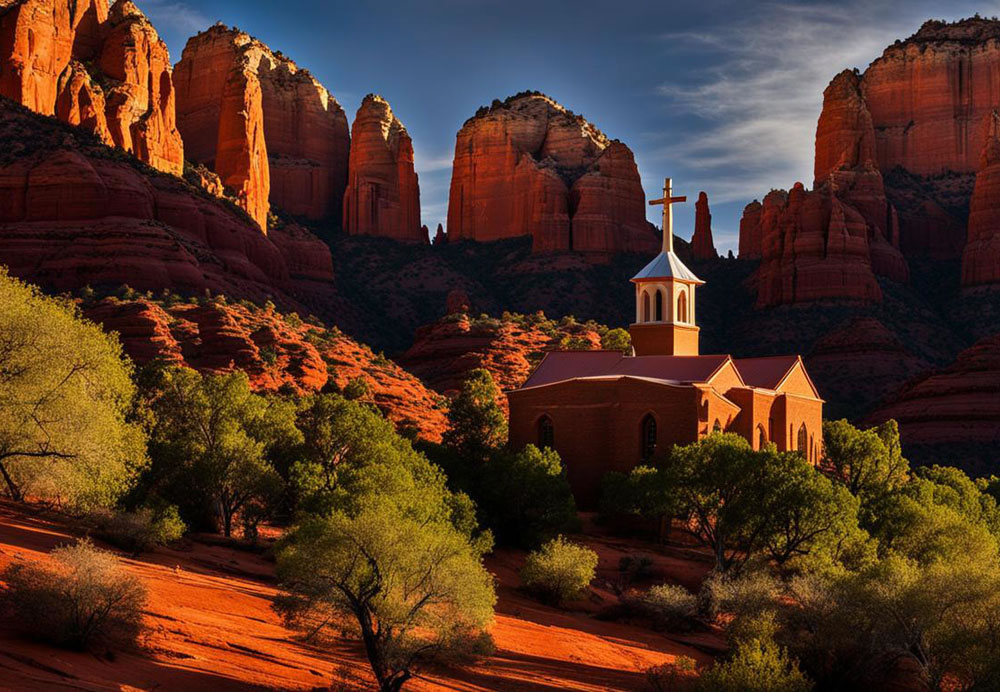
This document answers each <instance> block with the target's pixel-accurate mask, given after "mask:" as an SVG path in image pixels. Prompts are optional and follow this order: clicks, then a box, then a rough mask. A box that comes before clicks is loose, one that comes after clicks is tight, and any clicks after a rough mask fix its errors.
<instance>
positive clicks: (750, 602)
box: [698, 569, 779, 617]
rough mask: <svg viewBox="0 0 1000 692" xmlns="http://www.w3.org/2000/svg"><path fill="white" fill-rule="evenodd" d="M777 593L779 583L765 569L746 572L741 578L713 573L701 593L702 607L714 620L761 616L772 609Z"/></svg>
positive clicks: (699, 595) (742, 573) (700, 606)
mask: <svg viewBox="0 0 1000 692" xmlns="http://www.w3.org/2000/svg"><path fill="white" fill-rule="evenodd" d="M778 593H779V584H778V582H777V581H776V580H775V579H774V578H773V577H772V576H771V575H770V574H768V573H767V572H766V571H764V570H763V569H757V570H753V569H747V570H745V571H743V572H741V573H740V574H738V575H728V574H726V573H723V572H713V573H712V574H711V575H710V576H709V577H708V578H707V579H706V580H705V582H704V583H703V584H702V587H701V593H700V594H698V599H699V608H700V610H701V611H702V613H704V614H705V615H708V616H712V617H714V616H715V615H718V614H719V613H732V614H735V615H737V616H740V615H743V614H750V613H760V612H762V611H764V610H768V609H770V608H773V606H774V603H775V599H776V598H777V597H778Z"/></svg>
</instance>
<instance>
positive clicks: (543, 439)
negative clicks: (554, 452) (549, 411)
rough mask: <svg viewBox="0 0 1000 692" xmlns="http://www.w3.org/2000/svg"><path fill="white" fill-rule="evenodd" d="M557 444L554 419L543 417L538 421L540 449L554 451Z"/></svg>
mask: <svg viewBox="0 0 1000 692" xmlns="http://www.w3.org/2000/svg"><path fill="white" fill-rule="evenodd" d="M555 442H556V429H555V427H554V426H553V425H552V419H551V418H549V417H548V416H542V417H541V419H540V420H539V421H538V447H539V448H540V449H545V448H548V449H553V448H554V447H553V446H554V445H555Z"/></svg>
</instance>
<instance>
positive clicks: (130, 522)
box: [99, 505, 187, 555]
mask: <svg viewBox="0 0 1000 692" xmlns="http://www.w3.org/2000/svg"><path fill="white" fill-rule="evenodd" d="M99 526H100V529H101V531H102V533H103V536H104V537H105V538H107V540H108V542H110V543H111V544H112V545H115V546H117V547H119V548H121V549H122V550H124V551H126V552H128V553H131V554H133V555H138V554H139V553H148V552H149V551H150V550H152V549H153V548H155V547H156V546H158V545H166V544H167V543H170V542H172V541H176V540H177V539H178V538H180V537H181V536H183V535H184V532H185V531H186V530H187V526H185V525H184V522H183V521H182V520H181V515H180V513H179V512H178V511H177V507H175V506H174V505H168V506H167V507H165V508H163V509H161V510H158V511H154V510H152V509H149V508H146V507H144V508H142V509H139V510H136V511H135V512H116V513H114V514H111V515H108V517H107V519H106V521H104V522H102V524H101V525H99Z"/></svg>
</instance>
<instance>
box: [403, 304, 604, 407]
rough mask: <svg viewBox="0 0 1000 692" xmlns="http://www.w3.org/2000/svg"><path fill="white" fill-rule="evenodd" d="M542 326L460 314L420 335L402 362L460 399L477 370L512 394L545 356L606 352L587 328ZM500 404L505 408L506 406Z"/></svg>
mask: <svg viewBox="0 0 1000 692" xmlns="http://www.w3.org/2000/svg"><path fill="white" fill-rule="evenodd" d="M448 302H449V306H450V307H451V306H452V303H457V302H459V301H458V300H457V298H456V299H454V300H453V299H452V296H449V301H448ZM465 304H466V306H467V304H468V301H467V296H466V302H465ZM466 309H468V308H467V307H466ZM542 322H545V320H544V316H542V318H541V319H540V320H535V319H534V318H533V317H522V318H520V319H518V318H514V317H510V318H507V317H505V318H504V319H501V320H498V319H470V317H469V316H468V315H467V314H465V312H456V313H453V314H452V315H449V316H448V317H446V318H444V319H442V320H440V321H439V322H437V323H435V324H432V325H428V326H426V327H421V328H420V329H418V330H417V334H416V337H415V340H414V343H413V346H412V347H411V348H410V349H409V350H408V351H407V352H406V353H405V354H404V355H403V356H402V357H401V358H400V359H399V362H400V364H402V365H403V367H405V368H406V369H407V370H408V371H409V372H412V373H413V374H415V375H416V376H417V377H419V378H420V379H421V380H422V381H424V382H425V383H427V384H428V385H429V386H430V387H431V388H432V389H434V390H436V391H438V392H441V393H443V394H455V393H456V392H457V391H458V390H459V389H461V387H462V382H463V381H464V380H465V378H466V377H467V375H468V373H469V371H470V370H474V369H476V368H486V369H487V370H489V371H490V373H491V374H492V375H493V379H494V380H495V381H496V383H497V386H498V387H499V388H500V389H501V391H507V390H509V389H514V388H516V387H520V386H521V385H522V384H523V383H524V381H525V380H526V379H528V375H530V374H531V371H532V369H533V368H534V366H535V365H537V363H538V360H539V359H540V358H541V354H542V352H543V351H549V350H553V349H557V348H567V347H571V348H588V349H589V348H600V346H601V337H600V335H599V334H598V333H597V332H596V331H594V330H592V329H589V328H588V327H586V326H585V325H582V324H576V323H574V324H571V325H570V324H567V325H560V326H559V327H558V328H556V326H555V323H551V322H547V323H546V324H544V325H543V324H542ZM501 399H502V400H505V399H506V397H501ZM501 404H502V405H503V406H504V408H506V402H505V401H501Z"/></svg>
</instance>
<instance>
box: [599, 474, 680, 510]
mask: <svg viewBox="0 0 1000 692" xmlns="http://www.w3.org/2000/svg"><path fill="white" fill-rule="evenodd" d="M668 483H669V479H668V478H667V475H666V474H665V473H663V472H662V471H661V470H659V469H656V468H653V467H652V466H636V467H635V468H634V469H632V470H631V471H629V472H628V473H618V472H614V471H613V472H611V473H608V474H606V475H605V476H604V478H603V479H602V482H601V500H600V508H601V513H602V514H603V515H604V516H608V517H610V516H615V515H632V516H637V517H642V518H643V519H650V520H652V519H659V518H661V517H669V516H672V515H673V514H674V513H675V512H676V511H677V510H678V506H677V501H678V498H677V494H676V493H675V492H674V490H673V488H671V487H670V486H669V485H668Z"/></svg>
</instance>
